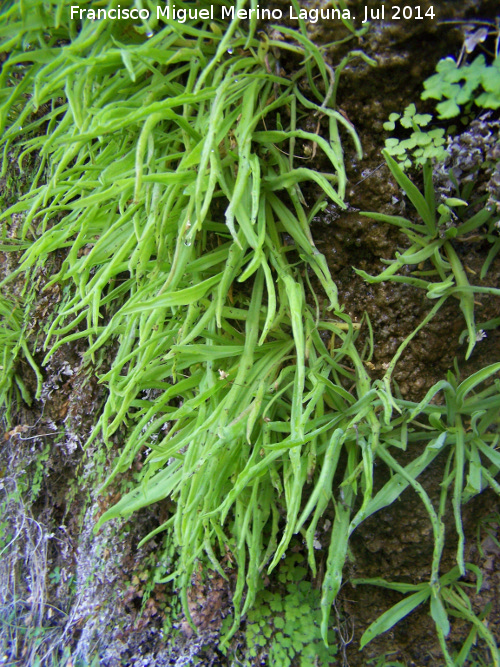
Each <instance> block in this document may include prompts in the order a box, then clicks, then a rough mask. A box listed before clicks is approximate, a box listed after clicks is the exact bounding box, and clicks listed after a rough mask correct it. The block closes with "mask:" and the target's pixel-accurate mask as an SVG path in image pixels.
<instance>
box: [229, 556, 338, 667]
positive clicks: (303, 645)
mask: <svg viewBox="0 0 500 667" xmlns="http://www.w3.org/2000/svg"><path fill="white" fill-rule="evenodd" d="M305 564H306V563H305V562H304V556H302V555H301V554H298V553H295V554H290V555H288V556H287V557H286V559H285V560H284V561H283V562H282V563H280V566H279V574H278V581H279V582H280V584H281V585H282V587H283V588H284V589H286V592H283V591H282V590H279V591H276V592H273V591H270V590H261V591H259V593H257V596H256V598H255V604H254V607H253V608H252V609H251V610H250V611H249V612H248V614H247V616H246V623H245V627H244V636H245V641H246V646H245V647H244V649H243V651H241V653H242V655H241V656H239V659H240V660H243V663H242V664H244V665H253V664H255V661H256V660H259V661H262V659H263V657H266V658H267V660H268V664H273V665H278V664H279V665H283V667H289V666H290V665H291V664H298V665H300V666H301V667H309V665H318V666H319V667H320V666H324V667H327V665H330V664H331V663H332V662H333V661H334V660H335V657H336V655H337V653H338V645H337V644H338V642H337V638H336V635H335V630H334V629H333V628H330V630H329V633H328V636H329V642H328V643H329V646H328V647H326V646H325V644H324V642H323V641H322V638H321V593H320V591H319V590H317V589H315V588H313V586H312V584H311V582H310V581H308V580H307V578H306V577H307V574H308V570H307V568H305V567H304V566H303V565H305ZM229 622H230V619H229V618H228V619H226V621H225V624H226V626H228V625H229Z"/></svg>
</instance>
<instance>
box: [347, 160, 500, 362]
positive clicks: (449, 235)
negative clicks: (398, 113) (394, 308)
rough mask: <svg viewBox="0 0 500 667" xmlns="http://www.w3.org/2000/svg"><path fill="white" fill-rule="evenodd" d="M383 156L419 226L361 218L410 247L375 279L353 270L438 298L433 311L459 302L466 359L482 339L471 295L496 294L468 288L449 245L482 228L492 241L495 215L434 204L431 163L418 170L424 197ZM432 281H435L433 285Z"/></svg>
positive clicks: (377, 216)
mask: <svg viewBox="0 0 500 667" xmlns="http://www.w3.org/2000/svg"><path fill="white" fill-rule="evenodd" d="M384 154H385V158H386V160H387V164H388V166H389V169H390V170H391V172H392V174H393V176H394V178H395V179H396V181H397V182H398V184H399V186H400V187H401V188H402V189H403V191H404V192H405V193H406V195H407V197H408V199H409V200H410V201H411V203H412V204H413V206H414V208H415V209H416V211H417V212H418V214H419V215H420V218H421V222H415V221H413V220H410V219H407V218H403V217H402V216H393V215H384V214H381V213H362V215H365V216H368V217H370V218H372V219H373V220H378V221H380V222H386V223H389V224H392V225H395V226H396V227H399V228H400V229H401V230H402V231H403V232H404V233H405V234H406V236H407V237H408V239H409V240H410V242H411V246H410V247H409V248H408V249H407V250H405V251H404V252H403V253H397V255H396V259H395V260H387V261H386V260H383V261H384V262H385V263H387V264H389V265H390V266H389V267H388V268H387V269H385V271H383V272H382V273H381V274H379V275H378V276H370V275H368V274H367V273H366V272H365V271H360V270H357V269H356V271H357V273H358V274H359V275H361V276H362V277H363V278H364V279H365V280H367V281H368V282H370V283H377V282H382V281H384V280H392V281H395V282H403V283H406V284H409V285H413V286H415V287H419V288H422V289H425V290H426V292H427V296H428V297H429V298H430V299H438V304H437V306H435V309H436V312H437V308H439V307H440V306H441V304H442V303H443V302H444V300H446V299H447V298H448V297H449V296H452V295H453V296H456V297H457V298H458V299H459V300H460V308H461V310H462V313H463V315H464V318H465V321H466V324H467V330H468V333H469V346H468V348H467V353H466V359H468V358H469V357H470V355H471V354H472V351H473V349H474V346H475V344H476V342H477V341H478V340H481V335H480V333H479V331H478V330H477V329H476V326H475V321H474V294H491V295H495V296H500V290H499V289H498V288H494V287H482V286H479V285H477V286H476V285H470V283H469V280H468V278H467V274H466V271H465V269H464V267H463V264H462V262H461V261H460V258H459V256H458V254H457V251H456V249H455V247H454V245H453V240H454V239H456V238H458V237H461V236H464V235H466V234H469V233H470V232H472V231H476V230H478V229H480V228H481V227H484V228H485V229H487V230H488V231H487V233H486V234H485V237H489V236H491V234H492V232H493V231H494V230H495V229H496V224H497V222H498V220H499V216H498V215H497V214H495V213H494V212H493V211H492V210H491V208H490V207H488V206H483V207H480V208H479V210H477V209H478V205H477V203H476V202H474V204H473V205H471V206H470V207H469V206H468V204H467V202H465V201H463V200H461V199H458V198H454V197H453V198H449V199H447V200H446V201H445V202H444V203H442V204H438V203H437V201H436V196H435V192H434V185H433V182H432V165H431V164H430V163H426V164H425V165H424V168H423V175H424V192H423V193H421V192H420V191H419V190H418V188H417V187H416V186H415V185H414V184H413V183H412V181H411V180H410V179H409V178H408V176H406V174H404V173H403V171H402V169H401V168H400V166H399V165H398V164H397V162H396V161H395V160H393V158H392V157H391V156H390V155H389V154H388V152H387V151H384ZM492 238H493V237H492ZM493 249H494V250H495V252H498V244H496V245H495V244H494V245H493ZM493 257H494V255H491V253H490V255H489V256H488V257H487V259H486V262H485V267H484V271H483V272H482V274H481V275H482V276H484V274H485V273H486V270H487V268H488V266H489V264H490V263H491V261H492V260H493ZM427 261H428V262H430V263H431V265H432V268H430V269H426V268H419V269H418V270H416V271H414V272H413V276H412V277H410V276H406V275H403V276H401V275H396V274H397V272H398V271H399V270H400V269H402V268H403V267H405V266H416V265H420V264H424V263H425V262H427ZM434 278H437V281H436V280H435V279H434Z"/></svg>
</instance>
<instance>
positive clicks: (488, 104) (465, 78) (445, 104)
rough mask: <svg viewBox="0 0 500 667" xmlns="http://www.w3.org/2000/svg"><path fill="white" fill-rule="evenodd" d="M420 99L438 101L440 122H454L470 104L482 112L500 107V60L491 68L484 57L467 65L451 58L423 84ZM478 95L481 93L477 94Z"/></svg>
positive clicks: (477, 58) (437, 67)
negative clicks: (447, 119)
mask: <svg viewBox="0 0 500 667" xmlns="http://www.w3.org/2000/svg"><path fill="white" fill-rule="evenodd" d="M424 88H425V90H424V92H423V93H422V96H421V97H422V99H423V100H426V99H429V98H432V99H435V100H444V101H442V102H441V101H440V102H439V104H437V106H436V109H437V111H438V113H439V118H442V119H444V118H454V117H455V116H458V115H459V114H460V113H461V110H462V108H463V107H467V106H470V105H471V104H472V103H474V104H476V105H477V106H478V107H481V108H483V109H498V108H499V107H500V57H498V56H497V57H496V58H495V59H494V60H493V62H492V64H491V65H488V64H487V63H486V59H485V57H484V55H483V54H480V55H478V56H477V57H476V58H475V59H474V60H473V61H472V62H471V63H470V64H469V63H462V64H459V63H458V62H457V61H456V60H455V59H454V58H451V57H449V58H444V59H443V60H440V61H439V63H438V64H437V66H436V74H433V75H432V76H431V77H429V78H428V79H427V80H426V81H424ZM479 91H480V92H479Z"/></svg>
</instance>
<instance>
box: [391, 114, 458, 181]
mask: <svg viewBox="0 0 500 667" xmlns="http://www.w3.org/2000/svg"><path fill="white" fill-rule="evenodd" d="M397 121H399V123H400V124H401V126H402V127H403V128H405V129H411V130H413V132H412V133H411V135H410V137H409V138H408V139H402V140H399V139H396V138H395V137H391V138H390V139H386V140H385V148H386V151H387V153H388V154H389V155H392V156H394V157H396V158H397V159H398V161H399V162H400V163H401V166H402V168H403V169H409V168H410V167H411V166H412V165H414V164H415V165H423V164H425V163H426V162H427V160H437V161H441V160H444V158H445V157H446V148H445V144H446V139H445V136H444V135H445V131H444V129H443V128H439V127H438V128H433V129H429V130H424V129H422V128H424V127H427V126H428V125H429V123H430V122H431V121H432V116H431V115H430V114H419V113H417V108H416V106H415V104H413V103H412V104H409V105H408V106H407V107H406V109H405V111H404V114H403V116H401V114H399V113H391V114H390V116H389V120H388V121H387V122H386V123H384V129H385V130H387V131H388V132H392V131H394V129H395V128H396V123H397Z"/></svg>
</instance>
